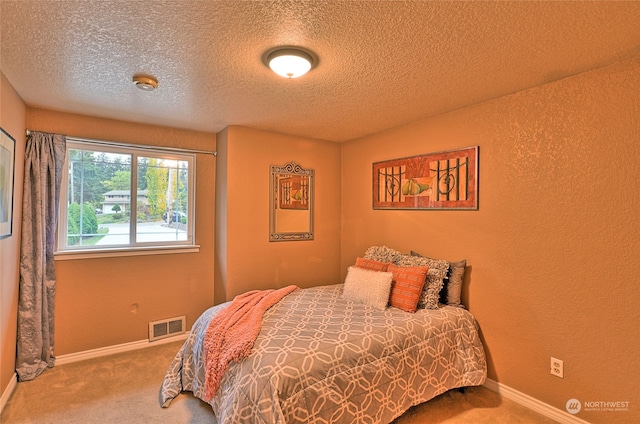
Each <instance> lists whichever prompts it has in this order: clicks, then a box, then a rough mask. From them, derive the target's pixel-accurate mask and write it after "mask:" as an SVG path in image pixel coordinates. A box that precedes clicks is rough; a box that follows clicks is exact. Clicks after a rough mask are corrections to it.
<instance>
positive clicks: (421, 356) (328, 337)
mask: <svg viewBox="0 0 640 424" xmlns="http://www.w3.org/2000/svg"><path fill="white" fill-rule="evenodd" d="M341 294H342V284H337V285H330V286H321V287H314V288H309V289H299V290H296V291H294V292H293V293H291V294H289V295H288V296H286V297H285V298H284V299H283V300H281V301H280V302H279V303H278V304H277V305H276V306H274V307H272V308H271V309H269V310H268V311H267V313H266V314H265V316H264V321H263V326H262V331H261V332H260V334H259V335H258V338H257V339H256V342H255V345H254V349H253V352H252V353H251V355H250V356H249V357H247V358H246V359H244V360H243V361H242V362H238V363H233V364H231V365H230V367H229V370H228V371H227V373H226V375H225V377H224V378H223V380H222V384H221V386H220V390H219V391H218V393H217V395H216V396H215V397H214V398H213V399H211V400H210V401H209V403H210V404H211V406H212V408H213V411H214V414H215V416H216V417H217V419H218V422H220V423H224V424H228V423H257V424H260V423H264V424H272V423H282V424H284V423H305V424H309V423H316V424H320V423H349V424H351V423H356V422H357V423H376V424H377V423H389V422H391V421H392V420H393V419H395V418H396V417H398V416H400V415H402V413H404V412H405V411H406V410H407V409H409V408H410V407H411V406H413V405H417V404H419V403H422V402H424V401H427V400H429V399H431V398H433V397H435V396H437V395H439V394H440V393H443V392H445V391H447V390H449V389H452V388H456V387H464V386H475V385H480V384H482V383H483V382H484V381H485V378H486V369H487V367H486V360H485V355H484V349H483V346H482V343H481V341H480V338H479V335H478V331H477V323H476V321H475V318H474V317H473V315H471V313H469V311H467V310H465V309H462V308H456V307H453V306H442V307H441V308H440V309H436V310H427V309H419V310H418V311H417V312H416V313H415V314H411V313H408V312H404V311H402V310H400V309H396V308H392V307H390V308H387V309H386V310H385V311H378V310H375V309H373V308H371V307H369V306H366V305H362V304H358V303H354V302H352V301H348V300H344V299H342V297H341ZM226 305H227V304H221V305H217V306H214V307H212V308H211V309H209V310H207V311H206V312H205V313H204V314H202V316H201V317H200V318H198V320H197V321H196V322H195V324H194V325H193V328H192V329H191V334H190V335H189V337H188V339H187V340H186V341H185V343H184V345H183V346H182V348H181V349H180V351H179V352H178V353H177V355H176V357H175V358H174V360H173V362H172V363H171V365H170V367H169V370H168V371H167V374H166V376H165V379H164V382H163V385H162V389H161V401H162V406H164V407H167V406H168V405H169V403H170V402H171V399H173V398H174V397H176V396H177V395H178V394H179V393H180V392H181V391H191V392H193V393H194V395H195V396H197V397H198V398H200V399H202V400H204V401H207V400H206V399H205V380H204V375H205V370H204V362H205V361H204V351H203V341H204V335H205V332H206V329H207V327H208V324H209V321H210V320H211V318H212V317H213V316H214V315H215V314H216V313H217V312H218V311H220V310H221V309H222V308H224V307H225V306H226Z"/></svg>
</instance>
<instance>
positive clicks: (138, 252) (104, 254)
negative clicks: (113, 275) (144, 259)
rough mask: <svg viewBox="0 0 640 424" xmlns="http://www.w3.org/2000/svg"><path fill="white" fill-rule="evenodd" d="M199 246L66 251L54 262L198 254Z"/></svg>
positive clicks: (55, 258) (55, 257)
mask: <svg viewBox="0 0 640 424" xmlns="http://www.w3.org/2000/svg"><path fill="white" fill-rule="evenodd" d="M198 252H200V246H199V245H190V246H171V247H142V248H141V247H137V248H134V249H132V248H122V249H104V250H65V251H62V252H56V253H55V254H54V260H56V261H67V260H75V259H98V258H114V257H118V256H147V255H172V254H177V253H198Z"/></svg>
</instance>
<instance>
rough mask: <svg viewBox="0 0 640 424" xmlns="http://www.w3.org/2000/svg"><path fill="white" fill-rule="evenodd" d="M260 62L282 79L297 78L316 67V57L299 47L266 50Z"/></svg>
mask: <svg viewBox="0 0 640 424" xmlns="http://www.w3.org/2000/svg"><path fill="white" fill-rule="evenodd" d="M262 61H263V62H264V63H265V65H267V66H268V67H269V68H271V70H272V71H273V72H275V73H276V74H278V75H280V76H282V77H285V78H298V77H301V76H302V75H304V74H306V73H307V72H309V71H310V70H311V69H313V68H315V67H316V65H317V64H318V56H316V54H315V53H313V52H312V51H310V50H307V49H303V48H301V47H276V48H273V49H271V50H267V51H266V52H265V53H264V55H263V56H262Z"/></svg>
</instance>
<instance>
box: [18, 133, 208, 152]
mask: <svg viewBox="0 0 640 424" xmlns="http://www.w3.org/2000/svg"><path fill="white" fill-rule="evenodd" d="M26 132H27V137H28V136H29V135H31V130H27V131H26ZM68 138H70V139H73V140H79V141H86V142H88V143H93V144H102V145H105V146H119V147H134V148H136V149H146V150H164V151H170V152H182V153H199V154H202V155H213V156H218V152H217V151H213V152H212V151H211V150H196V149H181V148H179V147H154V146H146V145H144V144H133V143H121V142H113V141H104V140H94V139H90V138H81V137H72V136H68Z"/></svg>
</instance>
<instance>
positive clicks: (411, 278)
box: [387, 264, 429, 312]
mask: <svg viewBox="0 0 640 424" xmlns="http://www.w3.org/2000/svg"><path fill="white" fill-rule="evenodd" d="M387 271H389V272H391V273H392V274H393V281H392V283H391V297H390V299H389V304H390V305H391V306H395V307H396V308H400V309H402V310H403V311H407V312H415V311H416V309H417V308H418V301H419V300H420V293H422V288H423V287H424V284H425V282H426V280H427V271H429V267H428V266H397V265H395V264H390V265H389V268H388V269H387Z"/></svg>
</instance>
